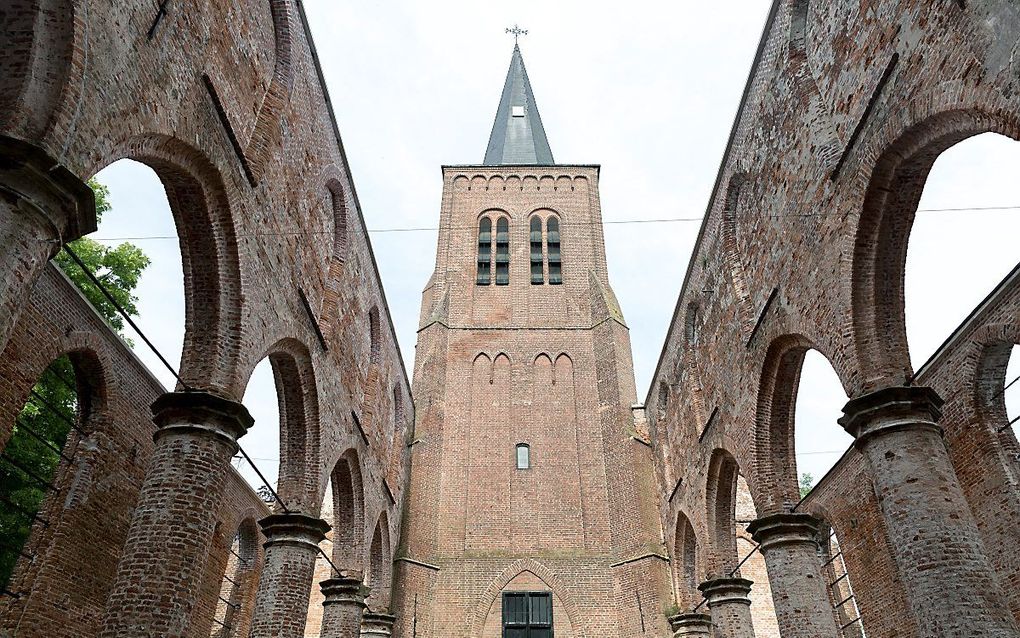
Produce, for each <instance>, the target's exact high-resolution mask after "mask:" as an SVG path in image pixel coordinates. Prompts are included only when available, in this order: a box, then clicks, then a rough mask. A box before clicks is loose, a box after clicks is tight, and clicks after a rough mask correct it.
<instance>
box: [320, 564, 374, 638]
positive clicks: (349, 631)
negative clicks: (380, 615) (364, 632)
mask: <svg viewBox="0 0 1020 638" xmlns="http://www.w3.org/2000/svg"><path fill="white" fill-rule="evenodd" d="M361 579H362V575H361V572H344V573H343V574H341V576H340V577H339V578H330V579H329V580H324V581H322V582H321V583H319V587H320V588H321V589H322V595H323V596H325V600H323V601H322V630H321V631H320V632H319V638H358V636H359V635H360V634H361V617H362V614H364V612H365V591H364V588H363V586H362V584H361Z"/></svg>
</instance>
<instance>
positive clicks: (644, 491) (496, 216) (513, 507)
mask: <svg viewBox="0 0 1020 638" xmlns="http://www.w3.org/2000/svg"><path fill="white" fill-rule="evenodd" d="M598 180H599V167H598V166H597V165H564V164H556V163H555V162H554V160H553V155H552V151H551V149H550V146H549V142H548V140H547V138H546V134H545V129H544V127H543V126H542V119H541V117H540V116H539V112H538V106H537V104H536V102H535V96H534V95H533V93H532V89H531V85H530V82H529V80H528V75H527V72H526V71H525V68H524V61H523V59H522V57H521V52H520V49H519V48H518V47H516V46H515V47H514V51H513V57H512V59H511V62H510V70H509V73H508V74H507V78H506V84H505V86H504V88H503V93H502V97H501V99H500V103H499V108H498V110H497V111H496V119H495V123H494V125H493V128H492V134H491V136H490V138H489V145H488V148H487V149H486V152H485V160H484V162H483V163H482V164H481V165H466V166H464V165H461V166H444V167H443V199H442V207H441V211H440V224H439V226H440V232H439V243H438V250H437V255H436V268H435V271H434V273H433V274H432V277H431V279H430V280H429V282H428V284H427V285H426V287H425V291H424V293H423V296H422V309H421V324H420V330H419V333H418V345H417V351H416V364H415V371H414V394H415V398H416V400H415V403H416V406H417V425H416V431H415V440H414V442H413V443H412V449H413V454H412V470H411V487H410V494H409V500H408V502H407V508H408V511H407V512H406V516H407V518H406V523H405V525H404V530H405V531H404V534H403V539H402V541H401V546H400V548H399V549H398V552H397V555H396V559H395V560H396V564H395V569H396V572H395V578H396V583H395V588H394V591H395V599H394V605H393V607H394V613H396V615H397V618H398V620H397V626H396V628H395V635H397V636H399V637H400V638H468V637H471V638H497V637H500V636H509V637H517V636H527V637H530V638H540V637H544V636H553V635H555V636H556V638H566V637H568V636H569V637H581V636H584V637H586V638H603V637H604V638H609V637H613V638H619V637H621V636H625V637H627V638H631V637H633V636H667V635H668V630H667V624H666V621H665V616H664V614H663V609H664V603H665V601H667V600H669V592H670V582H669V579H670V576H669V573H670V572H669V567H668V564H667V562H666V560H665V558H664V553H665V552H664V550H663V548H662V539H661V532H660V524H659V519H658V513H657V510H656V503H655V499H654V494H656V490H655V487H654V482H653V470H652V459H651V451H650V449H649V448H648V443H647V440H646V439H647V437H646V433H645V432H644V431H643V425H642V424H641V423H636V422H635V416H634V413H635V411H634V410H633V405H634V403H635V401H636V392H635V383H634V370H633V361H632V358H631V350H630V338H629V335H628V329H627V326H626V323H625V322H624V318H623V313H622V312H621V311H620V307H619V305H618V303H617V301H616V298H615V296H614V294H613V292H612V289H611V288H610V286H609V278H608V273H607V270H606V255H605V246H604V240H603V233H602V215H601V209H600V203H599V194H598V192H599V191H598Z"/></svg>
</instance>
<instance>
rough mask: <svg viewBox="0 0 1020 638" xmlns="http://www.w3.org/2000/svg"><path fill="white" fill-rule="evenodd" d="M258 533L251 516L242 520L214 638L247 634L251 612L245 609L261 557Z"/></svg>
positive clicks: (223, 587) (229, 561) (222, 588)
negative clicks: (247, 619) (246, 618)
mask: <svg viewBox="0 0 1020 638" xmlns="http://www.w3.org/2000/svg"><path fill="white" fill-rule="evenodd" d="M257 540H258V532H257V530H256V527H255V521H254V520H251V519H248V520H246V521H244V522H243V523H241V526H240V527H239V528H238V530H237V533H236V534H235V535H234V540H233V542H232V543H231V545H230V553H229V555H228V556H227V565H226V569H224V571H223V580H222V582H221V583H220V592H219V598H218V600H217V603H216V614H215V615H214V616H213V623H212V628H211V630H210V632H209V636H210V638H236V637H239V636H243V635H245V631H244V630H245V629H246V628H245V627H242V626H241V624H242V622H243V621H244V619H245V617H246V616H247V614H245V613H244V608H245V607H246V606H247V604H248V603H249V601H250V599H251V598H252V596H251V593H252V592H251V590H252V585H254V574H255V572H254V569H255V564H256V557H257V553H258V551H257Z"/></svg>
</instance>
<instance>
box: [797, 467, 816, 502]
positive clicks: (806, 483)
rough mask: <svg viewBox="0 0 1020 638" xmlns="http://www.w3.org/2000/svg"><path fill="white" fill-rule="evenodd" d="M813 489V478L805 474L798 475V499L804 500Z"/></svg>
mask: <svg viewBox="0 0 1020 638" xmlns="http://www.w3.org/2000/svg"><path fill="white" fill-rule="evenodd" d="M814 487H815V477H813V476H811V475H810V474H808V473H807V472H804V473H803V474H801V475H800V497H801V498H804V497H805V496H807V495H808V492H810V491H811V490H812V489H814Z"/></svg>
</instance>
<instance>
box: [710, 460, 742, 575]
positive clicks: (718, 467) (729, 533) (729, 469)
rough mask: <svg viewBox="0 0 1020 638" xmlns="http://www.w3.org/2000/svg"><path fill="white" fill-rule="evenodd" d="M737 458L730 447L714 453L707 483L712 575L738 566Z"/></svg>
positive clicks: (729, 570) (732, 569)
mask: <svg viewBox="0 0 1020 638" xmlns="http://www.w3.org/2000/svg"><path fill="white" fill-rule="evenodd" d="M739 473H740V471H739V469H738V467H737V461H736V459H735V458H733V455H732V454H730V453H729V452H727V451H726V450H722V449H718V450H716V451H715V452H713V453H712V458H711V460H710V461H709V466H708V478H707V481H706V486H705V505H706V508H707V512H706V513H707V517H706V519H707V523H708V533H709V538H710V541H711V542H710V551H709V557H710V560H709V564H708V565H707V574H708V576H709V577H712V578H719V577H724V576H728V575H729V574H730V573H731V572H735V571H736V570H737V565H738V563H739V558H738V557H737V537H736V534H735V533H734V531H735V530H736V516H737V479H738V476H739Z"/></svg>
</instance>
